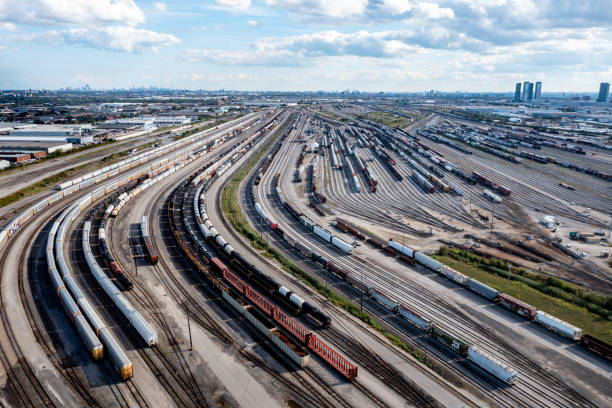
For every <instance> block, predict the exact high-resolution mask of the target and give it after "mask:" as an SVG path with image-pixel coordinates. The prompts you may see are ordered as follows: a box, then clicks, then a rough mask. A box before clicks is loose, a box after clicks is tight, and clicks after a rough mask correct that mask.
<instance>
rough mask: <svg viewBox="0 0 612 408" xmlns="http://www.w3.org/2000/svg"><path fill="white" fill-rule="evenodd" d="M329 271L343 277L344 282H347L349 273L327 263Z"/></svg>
mask: <svg viewBox="0 0 612 408" xmlns="http://www.w3.org/2000/svg"><path fill="white" fill-rule="evenodd" d="M327 270H328V271H330V272H333V273H335V274H336V275H338V276H339V277H341V278H342V280H346V277H347V276H348V272H347V271H345V270H344V269H340V268H338V267H337V266H336V265H334V264H333V263H331V262H327Z"/></svg>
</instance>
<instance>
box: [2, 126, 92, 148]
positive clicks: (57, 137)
mask: <svg viewBox="0 0 612 408" xmlns="http://www.w3.org/2000/svg"><path fill="white" fill-rule="evenodd" d="M0 129H2V130H3V132H1V133H2V135H0V142H9V143H43V144H45V143H52V144H57V143H62V144H66V143H71V144H72V143H74V144H81V145H82V144H89V143H93V136H92V135H90V134H89V132H90V131H91V129H92V128H91V125H84V126H80V125H79V126H70V125H25V126H24V125H23V124H11V123H1V124H0Z"/></svg>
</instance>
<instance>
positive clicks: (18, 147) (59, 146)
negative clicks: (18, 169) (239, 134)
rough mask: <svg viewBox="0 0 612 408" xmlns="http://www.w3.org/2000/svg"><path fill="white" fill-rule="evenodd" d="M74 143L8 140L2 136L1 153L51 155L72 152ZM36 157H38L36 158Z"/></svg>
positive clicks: (0, 139)
mask: <svg viewBox="0 0 612 408" xmlns="http://www.w3.org/2000/svg"><path fill="white" fill-rule="evenodd" d="M72 147H73V146H72V143H66V142H65V141H63V140H61V141H59V142H53V141H27V142H26V141H19V142H16V141H14V140H11V139H8V141H7V140H6V138H4V137H2V136H0V152H15V151H21V152H28V153H32V152H45V153H46V154H51V153H53V152H55V151H69V150H72ZM35 157H36V156H35Z"/></svg>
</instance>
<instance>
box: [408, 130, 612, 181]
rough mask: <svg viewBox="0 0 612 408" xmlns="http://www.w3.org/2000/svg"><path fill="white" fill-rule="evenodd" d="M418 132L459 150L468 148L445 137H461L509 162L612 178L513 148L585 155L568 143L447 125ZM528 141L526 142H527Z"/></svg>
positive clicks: (457, 138) (589, 169)
mask: <svg viewBox="0 0 612 408" xmlns="http://www.w3.org/2000/svg"><path fill="white" fill-rule="evenodd" d="M432 132H437V133H440V134H443V135H444V136H445V138H443V137H439V136H437V135H435V134H433V133H432ZM417 133H418V134H419V135H421V136H424V137H427V138H428V139H431V140H433V141H435V142H437V143H445V144H448V145H449V146H451V147H454V148H455V149H457V150H460V151H462V152H464V153H465V152H466V150H467V151H469V149H465V148H464V147H462V146H460V145H458V144H456V143H454V142H452V141H450V140H448V139H447V138H451V139H455V140H460V141H462V142H464V143H466V144H469V145H470V146H472V147H474V148H478V149H480V150H483V151H485V152H487V153H490V154H493V155H496V156H499V157H502V158H504V159H506V160H508V161H512V162H515V163H521V162H522V158H526V159H529V160H533V161H536V162H539V163H543V164H546V163H553V164H556V165H559V166H563V167H567V168H570V169H573V170H576V171H579V172H582V173H586V174H589V175H592V176H595V177H599V178H602V179H605V180H609V181H612V174H607V173H604V172H602V171H599V170H596V169H592V168H590V167H585V166H582V165H579V164H574V163H571V162H569V161H562V160H559V159H557V158H555V157H553V156H545V155H539V154H534V153H531V152H527V151H524V150H521V151H519V150H515V149H518V148H519V147H527V148H530V149H536V150H537V149H541V147H542V146H546V147H550V148H555V149H559V150H565V151H569V152H572V153H577V154H586V152H585V151H584V150H583V149H582V148H581V147H576V146H574V145H571V144H567V143H561V144H560V143H557V142H554V141H549V140H545V139H543V138H542V139H533V138H530V139H524V138H519V137H518V136H517V135H516V134H503V133H502V132H488V131H484V130H478V131H477V130H474V129H466V128H458V127H453V126H450V125H445V126H430V127H428V128H425V129H424V130H420V131H418V132H417ZM526 140H528V141H526Z"/></svg>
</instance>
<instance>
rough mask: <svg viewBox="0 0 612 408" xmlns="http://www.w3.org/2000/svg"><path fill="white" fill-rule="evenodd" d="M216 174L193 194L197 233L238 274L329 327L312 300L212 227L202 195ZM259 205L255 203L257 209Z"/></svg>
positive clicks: (211, 258) (274, 225)
mask: <svg viewBox="0 0 612 408" xmlns="http://www.w3.org/2000/svg"><path fill="white" fill-rule="evenodd" d="M214 179H215V177H214V176H213V177H211V178H210V180H207V182H206V183H205V184H203V185H202V186H201V188H199V189H198V190H197V191H196V195H195V197H194V200H193V208H194V213H195V214H196V215H197V218H196V219H197V223H198V228H199V229H200V232H201V233H202V235H203V236H204V238H206V239H207V240H208V241H209V242H210V243H211V244H212V245H213V246H214V247H216V248H219V250H220V251H222V252H223V253H224V254H225V256H226V258H227V259H228V260H229V261H230V262H231V265H232V266H234V267H235V269H238V270H240V271H241V273H242V274H243V275H244V276H246V277H247V278H248V280H250V281H255V282H257V284H258V285H259V287H260V288H261V289H262V290H264V291H266V292H268V293H270V294H271V295H272V296H274V297H276V298H280V299H282V300H283V301H284V302H286V303H289V304H290V305H291V306H292V308H293V309H294V310H295V311H296V313H303V314H305V315H308V316H310V317H311V318H313V319H314V320H316V321H317V322H319V323H320V325H321V326H322V327H324V328H325V327H329V326H330V325H331V318H330V317H329V316H328V315H327V314H325V313H324V312H322V311H321V310H320V309H318V308H317V307H316V306H314V305H312V304H311V303H309V302H307V301H304V300H303V299H302V298H301V297H299V296H297V295H296V294H294V293H293V292H292V291H291V290H290V289H288V288H286V287H285V286H283V285H281V284H279V283H278V282H276V281H275V280H274V279H273V278H271V277H270V276H268V275H266V274H264V273H263V272H261V271H260V270H259V269H258V268H257V267H256V266H255V265H252V264H251V263H249V262H247V261H246V260H245V259H244V258H243V257H242V256H241V255H240V254H239V253H238V252H236V251H235V250H234V248H232V246H231V245H230V244H229V243H227V241H225V239H224V238H223V237H222V236H221V234H219V233H218V232H217V230H216V229H215V227H214V226H213V225H212V223H211V222H210V220H209V218H208V214H207V212H206V208H205V205H204V194H205V192H206V191H207V190H208V188H209V186H210V184H211V183H212V182H213V181H214ZM258 205H259V204H257V205H256V208H257V206H258ZM260 212H261V213H262V214H263V210H261V207H259V210H258V213H260ZM265 220H266V223H267V224H268V226H270V227H271V228H273V229H274V228H277V227H278V224H277V223H276V221H274V220H272V219H271V218H270V217H267V216H266V217H265ZM205 256H206V257H207V258H208V259H209V261H211V262H212V263H213V264H218V265H221V264H223V262H222V261H221V260H220V259H218V258H217V257H214V256H212V255H211V254H210V253H208V252H206V253H205Z"/></svg>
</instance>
